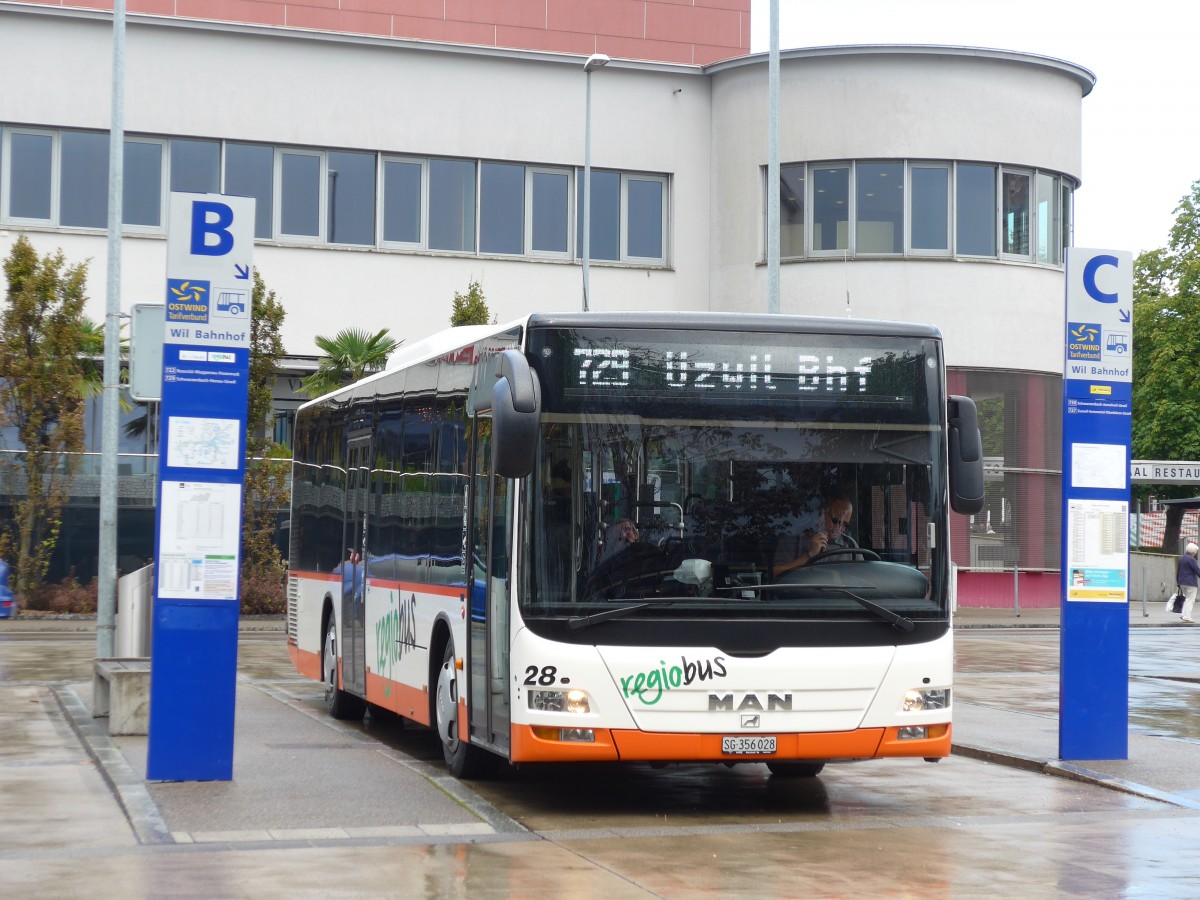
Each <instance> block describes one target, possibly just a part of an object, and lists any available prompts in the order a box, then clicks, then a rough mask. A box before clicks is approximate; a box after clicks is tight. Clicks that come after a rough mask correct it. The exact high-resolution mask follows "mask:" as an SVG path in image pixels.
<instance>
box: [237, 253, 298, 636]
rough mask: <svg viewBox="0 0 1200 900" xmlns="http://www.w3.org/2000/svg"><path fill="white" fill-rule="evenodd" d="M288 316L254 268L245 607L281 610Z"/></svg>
mask: <svg viewBox="0 0 1200 900" xmlns="http://www.w3.org/2000/svg"><path fill="white" fill-rule="evenodd" d="M285 315H286V313H285V311H284V309H283V306H282V304H280V303H279V301H278V300H277V299H276V298H275V292H274V291H271V290H268V289H267V286H266V283H265V282H264V281H263V279H262V276H261V275H260V274H259V272H258V269H255V270H254V290H253V293H252V295H251V313H250V390H249V399H248V402H247V408H246V456H247V463H246V478H245V485H244V488H243V490H244V493H243V496H242V591H241V596H242V608H243V610H246V611H253V612H267V611H277V610H276V607H277V606H278V601H279V600H280V599H281V598H282V596H283V590H282V589H283V578H284V564H283V557H282V556H281V555H280V552H279V548H278V546H277V545H276V544H275V533H276V516H277V515H278V512H279V510H280V508H282V507H285V506H287V501H288V482H287V476H288V471H289V468H290V467H289V465H288V455H289V454H288V450H287V448H286V447H284V446H283V445H282V444H279V443H277V442H276V441H275V436H274V429H273V428H272V410H273V404H272V402H271V399H272V396H273V393H274V391H273V389H274V386H275V372H276V370H277V369H278V364H279V360H280V358H281V357H282V356H283V355H284V348H283V338H282V337H281V335H280V332H281V330H282V328H283V319H284V316H285Z"/></svg>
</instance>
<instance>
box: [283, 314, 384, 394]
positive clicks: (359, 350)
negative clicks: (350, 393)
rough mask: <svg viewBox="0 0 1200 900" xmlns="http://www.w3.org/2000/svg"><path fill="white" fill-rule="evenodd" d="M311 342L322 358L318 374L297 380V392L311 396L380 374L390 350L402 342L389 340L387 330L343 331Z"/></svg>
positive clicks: (356, 329) (319, 362) (347, 329)
mask: <svg viewBox="0 0 1200 900" xmlns="http://www.w3.org/2000/svg"><path fill="white" fill-rule="evenodd" d="M314 342H315V343H316V345H317V347H318V348H319V349H320V350H321V352H323V353H324V354H325V355H324V356H323V357H321V359H320V360H319V361H318V363H317V371H315V372H313V373H312V374H311V375H306V376H304V377H303V378H302V379H300V390H302V391H303V392H304V393H306V394H308V395H309V396H310V397H319V396H321V395H322V394H328V393H329V392H330V391H333V390H336V389H337V388H340V387H341V386H342V385H344V384H348V383H350V382H352V381H358V380H359V379H360V378H363V377H365V376H367V375H371V374H373V373H375V372H381V371H383V369H384V367H385V366H386V365H387V361H388V357H389V356H390V355H391V353H392V351H393V350H395V349H396V348H397V347H399V346H400V345H401V344H402V343H403V341H398V340H396V339H395V338H393V337H391V336H390V335H389V334H388V329H386V328H381V329H379V331H377V332H375V333H374V334H370V333H369V332H367V331H365V330H363V329H361V328H344V329H342V330H341V331H339V332H338V333H337V335H335V336H334V337H332V338H327V337H323V336H320V335H318V336H317V337H316V338H315V339H314Z"/></svg>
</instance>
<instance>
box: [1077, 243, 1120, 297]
mask: <svg viewBox="0 0 1200 900" xmlns="http://www.w3.org/2000/svg"><path fill="white" fill-rule="evenodd" d="M1117 263H1118V260H1117V258H1116V257H1115V256H1108V255H1101V256H1093V257H1092V258H1091V259H1089V260H1088V261H1087V265H1085V266H1084V267H1083V289H1084V290H1085V291H1087V292H1088V296H1089V297H1091V298H1092V299H1093V300H1095V301H1096V302H1097V303H1116V302H1117V295H1116V294H1107V293H1105V292H1104V291H1102V290H1100V288H1099V287H1097V285H1096V270H1097V269H1099V268H1100V267H1101V266H1112V267H1113V268H1114V269H1115V268H1117Z"/></svg>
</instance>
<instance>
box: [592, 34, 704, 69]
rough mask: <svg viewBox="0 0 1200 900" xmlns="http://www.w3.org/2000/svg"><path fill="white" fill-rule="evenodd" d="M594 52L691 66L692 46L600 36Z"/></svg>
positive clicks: (671, 42)
mask: <svg viewBox="0 0 1200 900" xmlns="http://www.w3.org/2000/svg"><path fill="white" fill-rule="evenodd" d="M596 52H597V53H605V54H607V55H609V56H611V57H613V58H614V59H650V60H654V61H656V62H673V63H684V64H686V65H691V64H692V63H693V62H694V61H695V60H694V59H693V55H694V54H693V52H692V45H691V44H679V43H675V42H673V41H641V40H633V39H631V38H622V37H613V36H611V35H606V34H602V35H600V36H599V37H597V38H596Z"/></svg>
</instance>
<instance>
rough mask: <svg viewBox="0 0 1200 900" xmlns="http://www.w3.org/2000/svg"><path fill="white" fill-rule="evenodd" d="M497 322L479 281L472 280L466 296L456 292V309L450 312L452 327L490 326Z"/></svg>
mask: <svg viewBox="0 0 1200 900" xmlns="http://www.w3.org/2000/svg"><path fill="white" fill-rule="evenodd" d="M495 321H496V320H495V319H493V318H492V314H491V311H490V310H489V309H488V305H487V301H486V300H485V299H484V297H483V288H482V287H480V285H479V282H478V281H476V280H475V279H473V278H472V279H471V282H470V284H468V285H467V292H466V293H465V294H460V293H459V292H458V291H455V292H454V307H453V309H452V310H451V312H450V324H451V326H453V327H454V328H457V327H458V326H459V325H488V324H493V323H495Z"/></svg>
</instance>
